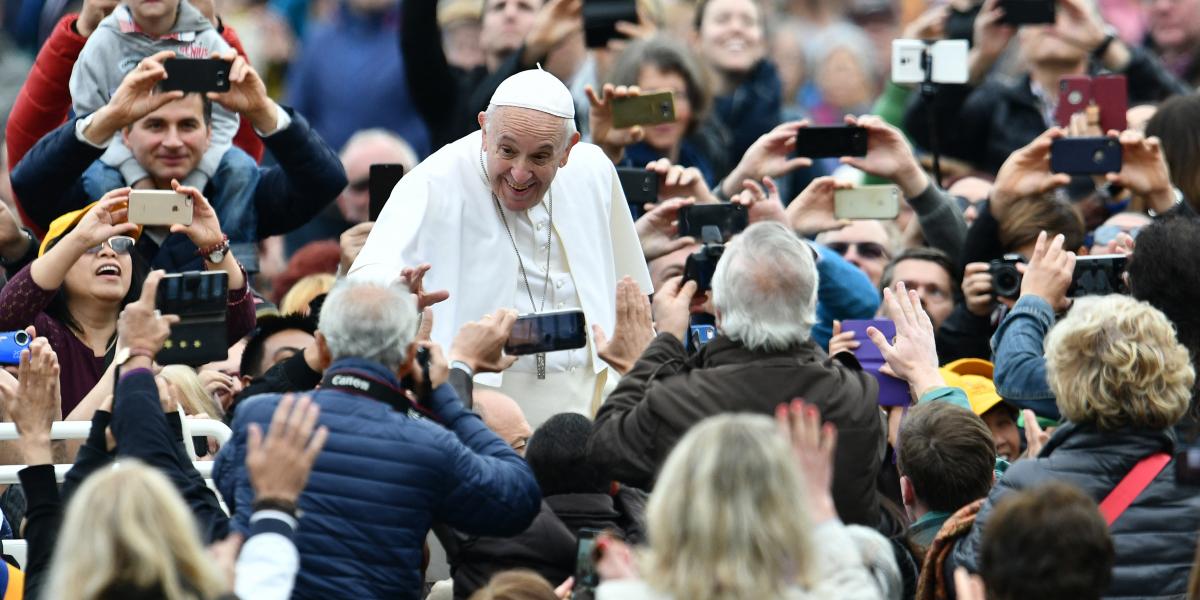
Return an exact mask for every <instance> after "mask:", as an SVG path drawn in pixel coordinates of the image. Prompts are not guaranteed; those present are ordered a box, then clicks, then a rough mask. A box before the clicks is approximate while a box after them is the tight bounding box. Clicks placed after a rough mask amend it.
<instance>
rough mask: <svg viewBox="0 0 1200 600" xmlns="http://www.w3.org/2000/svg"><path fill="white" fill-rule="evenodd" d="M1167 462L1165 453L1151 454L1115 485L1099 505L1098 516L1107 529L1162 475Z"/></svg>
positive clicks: (1169, 459)
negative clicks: (1106, 525) (1100, 516)
mask: <svg viewBox="0 0 1200 600" xmlns="http://www.w3.org/2000/svg"><path fill="white" fill-rule="evenodd" d="M1169 462H1171V455H1170V454H1167V453H1166V452H1159V453H1158V454H1151V455H1150V456H1147V457H1146V458H1143V459H1142V460H1140V461H1138V464H1136V465H1134V466H1133V470H1132V471H1130V472H1129V474H1128V475H1126V476H1125V478H1124V479H1122V480H1121V482H1120V483H1118V484H1117V487H1115V488H1113V491H1111V492H1109V493H1108V497H1106V498H1105V499H1104V501H1103V502H1101V503H1100V514H1101V515H1104V520H1105V522H1107V523H1108V526H1109V527H1112V524H1113V522H1115V521H1116V520H1117V519H1119V518H1120V517H1121V513H1124V512H1125V509H1127V508H1129V505H1130V504H1133V501H1134V500H1136V499H1137V497H1138V495H1140V494H1141V493H1142V492H1143V491H1144V490H1145V489H1146V488H1147V487H1149V485H1150V482H1151V481H1154V478H1155V477H1158V474H1159V473H1162V470H1163V469H1165V468H1166V467H1167V463H1169Z"/></svg>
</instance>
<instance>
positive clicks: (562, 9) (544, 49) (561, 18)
mask: <svg viewBox="0 0 1200 600" xmlns="http://www.w3.org/2000/svg"><path fill="white" fill-rule="evenodd" d="M581 31H583V0H549V2H546V3H545V4H544V5H543V6H542V8H541V9H539V10H538V12H537V14H536V15H534V17H533V25H532V26H531V27H530V28H529V34H528V35H526V36H525V54H524V56H523V57H522V58H524V59H525V60H524V62H525V64H526V65H530V66H532V65H533V63H536V62H537V61H539V60H545V59H546V55H547V54H549V53H550V51H551V50H553V49H555V48H557V47H558V46H559V44H562V43H563V41H565V40H566V39H567V38H568V37H570V36H571V35H572V34H576V33H579V32H581Z"/></svg>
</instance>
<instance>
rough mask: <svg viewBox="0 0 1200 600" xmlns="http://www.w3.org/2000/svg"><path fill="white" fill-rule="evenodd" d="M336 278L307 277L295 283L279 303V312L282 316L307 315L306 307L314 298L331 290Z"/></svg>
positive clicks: (315, 275) (328, 276)
mask: <svg viewBox="0 0 1200 600" xmlns="http://www.w3.org/2000/svg"><path fill="white" fill-rule="evenodd" d="M335 282H337V277H335V276H333V275H330V274H329V273H317V274H314V275H308V276H306V277H303V278H301V279H300V281H297V282H296V284H295V285H293V286H292V289H290V290H288V293H287V294H286V295H285V296H284V297H283V299H282V300H280V301H279V312H280V314H284V315H291V314H298V315H307V314H308V305H309V303H310V302H312V301H313V299H314V298H316V297H317V296H320V295H321V294H326V293H328V292H329V290H331V289H333V284H334V283H335Z"/></svg>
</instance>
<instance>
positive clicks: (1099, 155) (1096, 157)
mask: <svg viewBox="0 0 1200 600" xmlns="http://www.w3.org/2000/svg"><path fill="white" fill-rule="evenodd" d="M1092 162H1094V163H1096V164H1100V163H1102V162H1104V151H1103V150H1097V151H1096V152H1095V153H1094V154H1092Z"/></svg>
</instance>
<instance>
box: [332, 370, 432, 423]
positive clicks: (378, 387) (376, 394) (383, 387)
mask: <svg viewBox="0 0 1200 600" xmlns="http://www.w3.org/2000/svg"><path fill="white" fill-rule="evenodd" d="M321 389H323V390H337V391H339V392H343V393H346V394H351V395H353V396H359V397H362V398H370V399H371V400H375V401H377V402H382V403H384V404H386V405H388V406H390V407H392V410H394V411H396V412H399V413H404V414H406V415H408V416H409V417H410V418H413V419H429V420H431V421H434V422H435V423H441V420H440V419H438V418H437V415H435V414H434V413H433V411H431V410H429V409H428V408H425V407H424V406H421V405H419V404H415V403H413V402H412V401H411V400H409V399H408V395H406V394H405V393H404V390H402V389H399V388H397V387H395V386H393V385H392V384H390V383H388V382H387V381H384V380H382V379H380V378H378V377H376V376H375V375H372V374H370V373H367V372H365V371H361V370H359V369H338V370H336V371H331V372H328V373H326V374H325V377H324V378H323V379H321Z"/></svg>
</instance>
